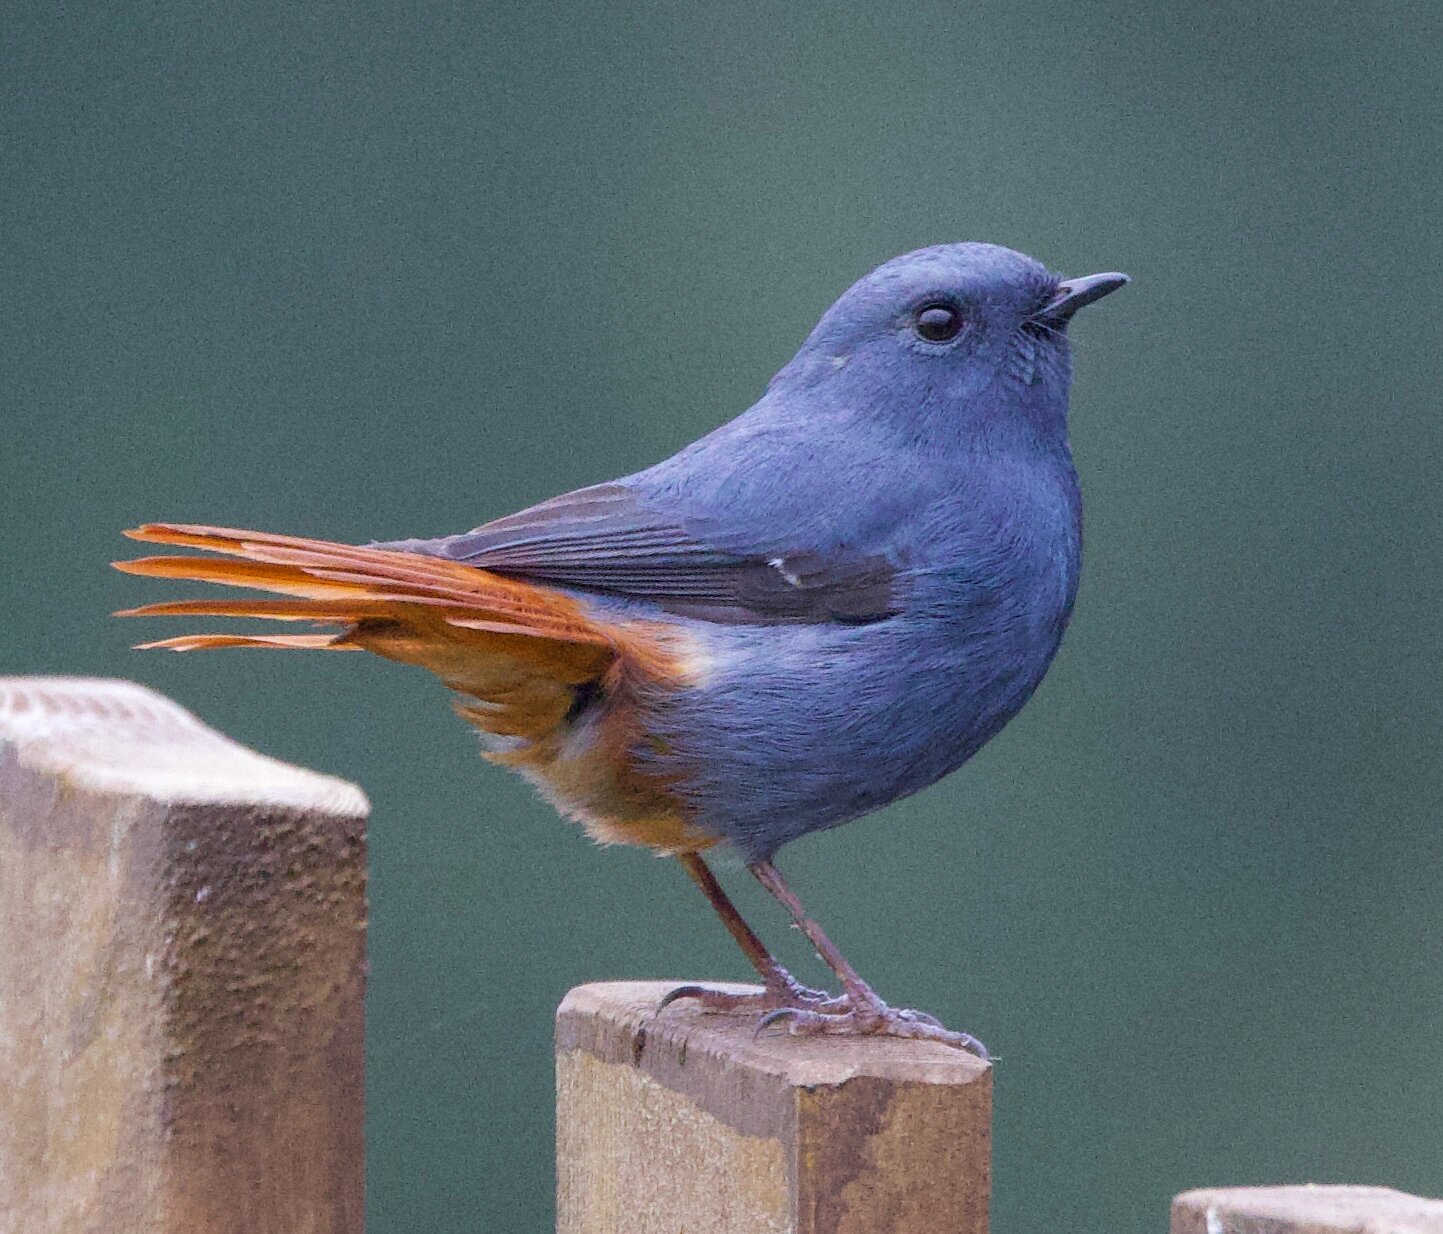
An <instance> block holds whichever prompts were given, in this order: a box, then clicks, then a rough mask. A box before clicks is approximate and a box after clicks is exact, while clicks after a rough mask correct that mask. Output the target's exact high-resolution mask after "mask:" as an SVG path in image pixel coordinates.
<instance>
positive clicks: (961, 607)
mask: <svg viewBox="0 0 1443 1234" xmlns="http://www.w3.org/2000/svg"><path fill="white" fill-rule="evenodd" d="M1126 282H1128V277H1127V276H1126V275H1123V274H1117V273H1104V274H1093V275H1089V276H1087V277H1085V278H1062V277H1059V276H1057V275H1055V274H1053V273H1051V272H1050V271H1049V270H1048V269H1047V267H1045V266H1044V265H1043V264H1042V263H1040V262H1039V261H1037V260H1035V259H1033V258H1031V257H1028V256H1026V255H1024V254H1022V253H1019V252H1016V251H1014V250H1012V249H1008V248H1005V247H1002V246H999V245H995V244H985V243H975V242H966V243H951V244H942V245H935V246H931V247H927V248H921V249H917V250H916V251H913V252H909V253H905V254H903V255H901V256H899V257H896V258H893V259H892V260H890V261H887V262H885V263H884V264H882V265H881V266H879V267H877V268H876V269H874V270H873V271H872V272H871V273H869V274H867V275H865V276H864V277H862V278H861V279H859V280H858V281H857V282H856V283H854V284H853V285H852V286H851V287H850V288H849V289H848V290H847V291H846V292H844V293H843V294H842V296H841V297H840V298H839V299H838V300H837V301H836V302H835V303H834V304H833V305H832V306H831V308H829V309H828V310H827V311H826V313H824V314H823V316H822V317H821V319H820V320H819V321H818V323H817V324H816V326H815V328H814V329H813V330H812V331H811V333H810V334H809V335H808V336H807V337H806V339H805V341H804V342H803V343H802V345H801V347H800V348H799V350H798V351H797V352H796V354H795V356H794V357H793V358H792V359H791V360H790V361H789V362H788V363H787V364H786V365H785V366H784V367H783V368H782V369H781V370H780V371H779V372H777V373H776V375H775V376H774V377H773V378H772V379H771V381H770V382H769V383H768V384H767V386H766V389H765V391H764V393H763V394H762V396H761V397H760V398H759V399H758V400H757V401H756V403H754V404H753V405H752V406H751V407H750V409H748V410H747V411H745V412H743V413H742V414H741V415H740V416H738V417H737V418H735V419H733V420H731V421H730V422H728V423H726V424H724V425H722V426H721V427H719V428H716V429H715V430H713V431H712V432H710V433H708V434H707V435H705V436H703V437H701V438H700V439H699V440H697V441H695V442H693V443H692V444H690V445H688V446H686V447H685V448H684V449H682V450H681V451H680V452H679V453H677V454H675V455H673V456H672V457H670V458H668V459H666V460H664V461H662V462H660V463H657V464H655V465H654V466H651V467H648V468H646V469H644V470H641V471H637V472H635V473H633V474H631V475H628V476H625V477H623V478H621V479H619V480H613V481H609V482H606V483H599V484H594V485H591V486H588V487H584V488H580V489H576V490H574V491H571V492H567V493H564V494H562V495H561V496H558V497H553V498H551V499H550V500H547V501H542V502H541V503H540V504H538V505H534V506H531V507H529V508H528V509H525V510H522V511H521V512H519V513H516V514H510V515H507V516H505V517H502V518H497V519H495V520H494V521H491V522H488V523H484V524H483V525H481V526H479V527H476V528H474V529H473V530H470V531H466V532H463V533H460V534H455V535H444V536H440V537H435V538H420V539H408V540H391V541H382V542H375V543H370V544H366V545H346V544H339V543H334V542H331V541H326V540H318V539H311V538H306V537H300V536H291V535H279V534H273V533H266V532H255V531H246V530H238V529H233V528H223V527H212V526H205V525H196V524H182V523H148V524H145V525H143V526H141V527H138V528H135V529H133V530H130V531H127V532H126V533H125V534H126V535H128V536H130V537H131V538H133V539H135V540H138V541H142V542H146V543H150V544H158V545H166V546H170V547H179V548H184V549H193V550H200V552H201V553H202V554H210V555H208V556H205V555H196V554H193V553H184V554H180V555H175V554H168V555H162V556H148V557H142V558H139V559H133V560H128V561H122V562H116V563H115V565H116V566H117V568H119V569H120V570H122V571H126V572H128V573H131V574H138V575H144V576H149V577H152V578H163V579H171V580H187V581H195V582H204V583H216V584H222V585H225V586H229V587H240V588H247V589H250V590H253V591H260V592H265V593H271V595H270V597H268V598H258V599H257V598H244V599H226V598H211V599H200V600H180V601H167V602H161V603H152V604H147V605H144V606H142V607H139V608H133V609H128V610H125V611H124V612H123V613H121V614H119V615H123V616H147V617H155V616H183V617H191V618H194V617H244V618H264V619H270V620H275V621H282V622H308V623H312V625H313V626H314V627H315V630H314V631H313V632H306V633H288V634H269V633H254V634H249V633H240V634H237V633H219V634H192V635H184V636H181V637H176V638H167V639H162V640H159V641H156V642H150V643H144V644H141V646H142V647H155V648H167V649H171V650H175V651H193V650H200V649H207V648H222V647H252V648H291V649H316V650H327V651H355V650H361V651H368V652H371V653H373V654H375V655H378V656H381V657H384V658H386V659H389V660H393V661H398V662H401V663H404V664H409V665H416V666H419V667H421V668H424V669H428V670H429V671H430V672H431V673H433V674H435V675H436V676H437V677H439V678H440V679H441V681H442V682H444V684H445V685H446V686H448V687H449V688H450V690H451V691H453V692H454V695H455V708H456V711H457V712H458V713H459V715H460V716H461V717H462V718H463V719H464V720H465V721H467V722H468V723H469V724H471V725H472V726H474V727H475V728H476V729H477V730H479V732H480V734H481V735H482V740H483V752H484V753H485V754H486V756H487V757H489V758H490V759H491V760H492V761H494V762H495V763H498V764H500V765H502V766H504V767H508V768H510V769H512V770H514V771H516V772H519V773H520V774H521V775H523V776H524V777H526V778H527V779H528V780H530V781H531V782H532V783H533V784H534V785H535V786H536V787H537V788H538V789H539V790H540V792H541V794H542V795H543V796H544V797H545V798H547V799H548V800H549V801H550V802H552V803H553V804H554V805H555V806H556V807H557V809H558V810H559V811H560V812H561V813H563V814H564V815H567V816H569V817H571V818H573V819H575V820H577V821H578V822H580V823H581V824H582V826H583V827H584V828H585V829H586V831H587V832H588V833H589V834H590V835H591V836H592V837H593V838H594V839H596V840H597V841H599V842H601V843H606V844H610V843H620V844H632V845H640V846H643V847H645V848H649V849H651V850H653V851H654V852H656V853H658V854H662V855H665V856H669V857H675V858H676V859H677V860H678V861H679V862H680V864H681V865H682V867H683V868H684V869H685V871H686V873H687V875H688V876H689V877H690V878H691V880H692V881H693V882H694V883H695V884H696V885H697V887H699V888H700V890H701V892H702V893H703V894H704V896H705V897H706V899H707V900H708V901H709V902H710V904H711V905H712V907H713V908H714V909H715V910H716V912H717V914H718V915H719V917H720V918H721V920H722V923H723V924H724V925H725V927H726V928H727V930H728V931H729V932H730V934H731V935H732V937H733V938H734V939H735V941H736V942H737V944H738V945H739V946H740V948H741V950H742V952H743V953H744V955H745V956H746V958H747V960H748V961H749V962H750V963H751V965H752V966H753V967H754V968H755V969H756V971H757V974H758V976H759V977H760V979H761V983H762V984H761V988H760V989H753V990H751V991H750V992H745V993H739V992H737V991H736V990H735V989H720V988H711V987H708V986H703V985H687V986H682V987H679V988H677V989H674V990H672V991H671V992H670V994H669V995H668V996H667V999H666V1000H665V1001H666V1002H668V1003H669V1002H671V1001H675V1000H677V999H691V1000H695V1001H696V1002H697V1003H699V1004H700V1005H701V1007H702V1008H703V1010H704V1011H712V1012H720V1013H733V1014H740V1013H751V1014H755V1015H756V1017H757V1018H756V1031H758V1032H760V1031H761V1030H762V1029H764V1028H766V1027H768V1026H770V1025H773V1024H777V1025H780V1026H782V1028H783V1029H784V1030H785V1031H789V1032H791V1033H795V1034H799V1035H811V1034H816V1035H850V1034H863V1035H877V1036H889V1037H902V1038H910V1039H923V1040H931V1041H938V1042H941V1043H943V1044H944V1045H949V1046H953V1047H957V1048H959V1049H963V1050H968V1051H971V1052H973V1053H975V1054H978V1055H980V1056H981V1057H984V1058H985V1057H987V1052H986V1049H985V1047H984V1046H983V1045H982V1044H981V1043H980V1042H979V1041H978V1040H977V1039H976V1038H975V1037H974V1036H972V1035H971V1034H969V1033H965V1032H957V1031H954V1030H951V1029H948V1028H946V1027H944V1026H943V1025H942V1024H941V1023H940V1021H938V1020H937V1019H936V1018H935V1017H933V1016H931V1015H929V1014H927V1013H925V1012H921V1011H914V1010H910V1009H905V1008H900V1007H894V1006H892V1005H890V1004H889V1003H887V1002H885V1001H884V1000H883V999H882V998H881V996H880V995H878V994H877V993H876V991H875V990H874V989H873V988H872V986H870V985H869V984H868V983H867V982H865V981H864V980H863V979H862V977H861V975H860V974H859V973H858V972H857V970H856V969H855V968H854V967H853V966H852V965H851V964H850V963H849V962H848V961H847V960H846V958H845V957H844V956H843V955H842V953H841V951H840V950H839V949H838V948H837V947H836V946H835V945H834V944H833V942H832V941H831V939H830V938H829V937H828V935H827V934H826V932H825V931H824V930H823V929H822V927H821V925H820V924H819V923H818V922H817V921H816V920H815V919H813V918H812V917H811V916H809V915H808V914H807V912H806V910H805V909H804V907H803V905H802V904H801V902H800V900H799V899H798V897H797V896H796V894H795V893H794V892H793V891H792V889H791V887H790V886H789V884H788V883H787V882H786V880H785V879H784V878H783V877H782V875H781V873H780V871H779V870H778V869H777V867H776V865H775V864H774V858H775V857H776V854H777V851H778V850H779V849H780V848H782V847H783V846H784V845H785V844H787V843H788V842H790V841H792V840H795V839H797V838H798V837H800V836H803V835H808V834H811V833H812V832H817V831H822V830H825V829H829V828H832V827H836V826H839V825H840V824H843V823H847V822H850V821H852V820H855V819H858V818H860V817H862V816H865V815H867V814H870V813H872V812H874V811H876V810H878V809H880V808H881V807H883V806H885V805H887V804H889V803H891V802H893V801H896V800H898V799H899V798H902V797H905V796H907V795H908V794H910V793H914V792H916V791H918V790H920V789H922V788H924V787H926V786H928V785H930V784H932V783H934V782H935V781H937V780H939V779H940V778H942V777H943V776H945V775H947V774H948V773H950V772H952V771H954V770H955V769H957V768H958V767H960V766H961V765H962V764H963V763H965V762H966V761H967V760H968V759H969V758H970V757H972V755H974V754H975V753H976V752H977V751H978V750H979V749H980V748H981V747H982V746H983V745H984V744H985V743H986V742H987V741H988V740H989V739H990V738H991V737H993V736H994V735H995V734H996V733H997V732H998V731H999V730H1000V729H1001V728H1002V727H1003V726H1004V725H1005V724H1006V723H1007V722H1008V721H1009V720H1010V719H1011V718H1012V717H1013V716H1014V715H1016V714H1017V712H1018V711H1019V710H1020V709H1021V707H1022V706H1023V704H1024V703H1026V702H1027V700H1028V699H1029V697H1030V696H1031V695H1032V693H1033V692H1034V690H1035V689H1036V688H1037V686H1038V684H1039V683H1040V682H1041V680H1042V678H1043V675H1044V673H1045V672H1046V670H1047V668H1048V666H1049V664H1050V663H1051V662H1052V660H1053V657H1054V656H1055V654H1056V653H1057V650H1058V648H1059V645H1060V644H1061V641H1062V638H1063V634H1064V631H1065V630H1066V628H1067V625H1068V621H1069V618H1070V616H1071V613H1072V610H1073V604H1074V600H1075V597H1076V594H1077V587H1078V576H1079V570H1080V565H1081V549H1082V503H1081V495H1080V487H1079V482H1078V477H1077V473H1076V469H1075V467H1074V464H1073V460H1072V453H1071V447H1070V443H1069V437H1068V398H1069V390H1070V385H1071V380H1072V362H1071V354H1070V343H1069V339H1068V327H1069V324H1070V323H1071V321H1072V319H1073V315H1074V314H1075V313H1076V312H1077V311H1078V310H1079V309H1080V308H1082V307H1084V306H1085V305H1088V304H1091V303H1093V302H1094V301H1096V300H1099V299H1101V298H1102V297H1103V296H1106V295H1108V294H1110V293H1111V292H1113V291H1115V290H1117V289H1118V288H1119V287H1121V286H1123V285H1124V284H1125V283H1126ZM728 849H730V850H732V851H735V852H738V853H739V854H740V855H741V857H742V859H743V861H744V863H745V865H746V867H747V868H748V869H749V870H750V872H751V873H752V874H753V875H754V876H755V877H756V878H757V880H758V881H759V882H760V883H761V884H762V886H763V887H765V888H766V890H767V891H768V892H770V893H771V895H772V896H774V897H775V898H776V899H777V900H778V901H779V902H780V903H781V905H782V906H783V907H784V908H785V910H786V911H787V913H788V914H789V915H790V917H791V919H792V922H793V924H795V925H796V926H797V927H798V928H800V930H801V931H802V932H803V933H804V934H805V935H806V937H807V938H808V940H809V941H810V942H811V944H812V946H813V947H814V949H815V950H816V952H817V954H818V956H819V957H820V958H821V959H822V960H823V961H824V962H825V963H826V965H827V966H828V967H829V968H830V969H831V970H832V972H833V973H834V974H835V975H836V978H837V980H838V982H839V983H840V991H839V992H838V993H836V994H832V993H828V992H826V991H823V990H818V989H813V988H811V987H809V986H806V985H803V984H802V983H801V982H799V981H798V980H797V979H796V978H794V977H793V976H792V974H791V973H790V972H788V970H787V969H786V968H784V967H783V966H782V964H781V963H779V962H778V960H777V959H776V958H775V957H774V956H773V955H772V953H771V952H770V950H769V949H768V948H767V946H766V945H765V944H764V943H763V941H762V939H761V938H760V936H759V935H758V934H757V933H756V932H755V931H754V930H753V929H752V928H751V926H750V925H749V924H748V923H747V922H746V921H745V920H744V919H743V917H742V915H741V913H740V912H739V911H738V910H737V908H736V906H735V904H734V903H733V902H732V900H731V899H730V898H729V897H728V896H727V893H726V892H725V891H724V889H723V888H722V886H721V885H720V883H719V882H718V880H717V879H716V877H715V875H714V873H713V871H712V868H711V866H710V865H709V864H708V855H709V854H711V853H712V851H713V850H716V851H726V850H728Z"/></svg>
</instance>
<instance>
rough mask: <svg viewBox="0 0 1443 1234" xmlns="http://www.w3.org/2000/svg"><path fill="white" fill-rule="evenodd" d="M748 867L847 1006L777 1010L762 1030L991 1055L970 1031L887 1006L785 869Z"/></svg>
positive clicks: (756, 864)
mask: <svg viewBox="0 0 1443 1234" xmlns="http://www.w3.org/2000/svg"><path fill="white" fill-rule="evenodd" d="M747 868H748V869H749V870H750V871H751V872H752V873H753V874H754V875H755V876H756V879H757V881H758V882H759V883H761V885H762V886H763V887H765V888H766V889H767V890H768V891H770V892H771V893H772V895H773V896H775V897H776V899H777V900H778V902H779V903H780V904H781V905H782V907H783V908H785V909H786V910H787V912H788V913H789V914H790V915H791V918H792V922H793V923H794V924H795V925H796V927H797V929H799V930H800V931H801V932H802V933H803V934H805V935H806V936H807V939H808V941H810V942H811V944H812V946H813V947H815V948H816V951H817V955H818V956H820V957H821V959H822V961H823V962H824V963H825V964H826V965H827V967H828V968H830V969H831V970H832V971H833V972H834V973H836V974H837V977H838V979H839V980H840V981H841V983H842V989H843V990H844V991H845V998H846V1001H847V1003H848V1004H849V1005H848V1007H847V1009H846V1010H845V1011H843V1012H841V1013H834V1014H831V1015H815V1014H813V1013H812V1012H811V1011H809V1010H808V1009H807V1008H804V1007H779V1008H777V1009H776V1010H775V1011H772V1012H770V1013H769V1014H768V1015H766V1016H764V1017H763V1018H762V1021H761V1023H760V1024H758V1025H757V1028H758V1031H760V1030H761V1029H763V1028H765V1027H766V1026H767V1025H769V1024H774V1023H778V1022H781V1021H785V1022H786V1024H787V1028H788V1029H789V1031H791V1032H793V1033H799V1034H807V1033H858V1034H861V1033H868V1034H875V1035H878V1036H883V1037H915V1038H920V1039H922V1040H926V1041H940V1042H942V1043H943V1044H944V1045H950V1046H956V1047H958V1048H959V1049H963V1050H970V1051H971V1052H972V1053H974V1054H976V1055H978V1056H979V1057H981V1058H984V1059H985V1058H986V1057H987V1048H986V1047H985V1046H984V1045H983V1044H982V1043H981V1042H980V1041H978V1040H977V1038H975V1037H973V1036H972V1035H971V1034H970V1033H954V1032H952V1031H950V1030H949V1029H946V1028H943V1027H942V1024H941V1022H940V1021H939V1020H937V1019H936V1018H935V1017H934V1016H930V1015H927V1014H926V1013H925V1012H922V1011H906V1010H903V1009H901V1008H898V1007H889V1006H888V1005H887V1004H886V1003H884V1002H883V1001H882V1000H881V999H880V998H879V997H878V996H877V993H876V991H874V990H873V989H872V987H871V986H869V985H868V984H867V983H866V982H865V981H863V980H862V978H861V976H860V975H859V974H858V972H857V970H856V969H855V968H853V967H852V966H851V964H850V963H848V961H847V957H846V956H844V955H843V954H842V953H841V952H840V951H838V950H837V945H836V944H835V943H834V942H832V940H831V939H830V938H828V937H827V934H826V931H824V930H823V929H822V927H821V926H819V925H818V924H817V923H816V922H815V921H813V920H812V919H811V918H810V917H808V916H807V912H806V910H805V909H804V908H803V907H802V902H801V901H800V900H799V899H797V897H796V894H795V893H794V892H793V891H792V889H791V888H790V887H788V886H787V882H786V880H785V879H784V878H783V877H782V875H781V871H780V870H778V869H777V868H776V866H774V865H772V863H771V862H770V861H753V862H751V863H750V864H749V865H748V866H747Z"/></svg>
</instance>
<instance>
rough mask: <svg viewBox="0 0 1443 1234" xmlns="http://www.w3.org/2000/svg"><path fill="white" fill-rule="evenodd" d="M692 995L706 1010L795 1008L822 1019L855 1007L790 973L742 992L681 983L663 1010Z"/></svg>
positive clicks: (768, 1013)
mask: <svg viewBox="0 0 1443 1234" xmlns="http://www.w3.org/2000/svg"><path fill="white" fill-rule="evenodd" d="M682 998H686V999H691V1000H692V1001H693V1002H696V1003H699V1004H700V1005H701V1007H702V1008H703V1010H706V1011H717V1012H722V1013H723V1014H730V1015H748V1014H761V1015H763V1016H764V1017H767V1016H772V1015H786V1014H790V1013H792V1012H795V1013H798V1014H806V1015H815V1016H819V1017H820V1018H822V1019H829V1018H831V1017H832V1016H836V1015H842V1014H844V1013H846V1012H848V1011H850V1010H851V1007H852V1004H851V1000H850V999H848V998H846V997H845V996H843V997H840V998H839V997H836V996H835V995H832V994H828V993H827V992H826V991H825V990H814V989H812V988H811V987H810V986H804V985H802V984H801V982H799V981H797V980H796V979H795V978H794V977H792V976H791V975H790V974H789V973H783V974H781V975H779V976H778V977H776V978H774V979H773V980H770V981H768V982H767V983H766V988H765V989H762V990H754V991H748V992H747V993H745V994H738V993H735V992H734V991H731V990H713V989H710V988H709V987H707V986H704V985H683V986H677V988H676V989H674V990H672V991H671V992H670V993H668V994H667V996H666V997H665V998H663V999H662V1000H661V1002H660V1003H659V1004H658V1005H657V1010H658V1011H660V1010H662V1008H664V1007H669V1006H671V1004H672V1003H674V1002H676V1001H677V1000H678V999H682Z"/></svg>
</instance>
